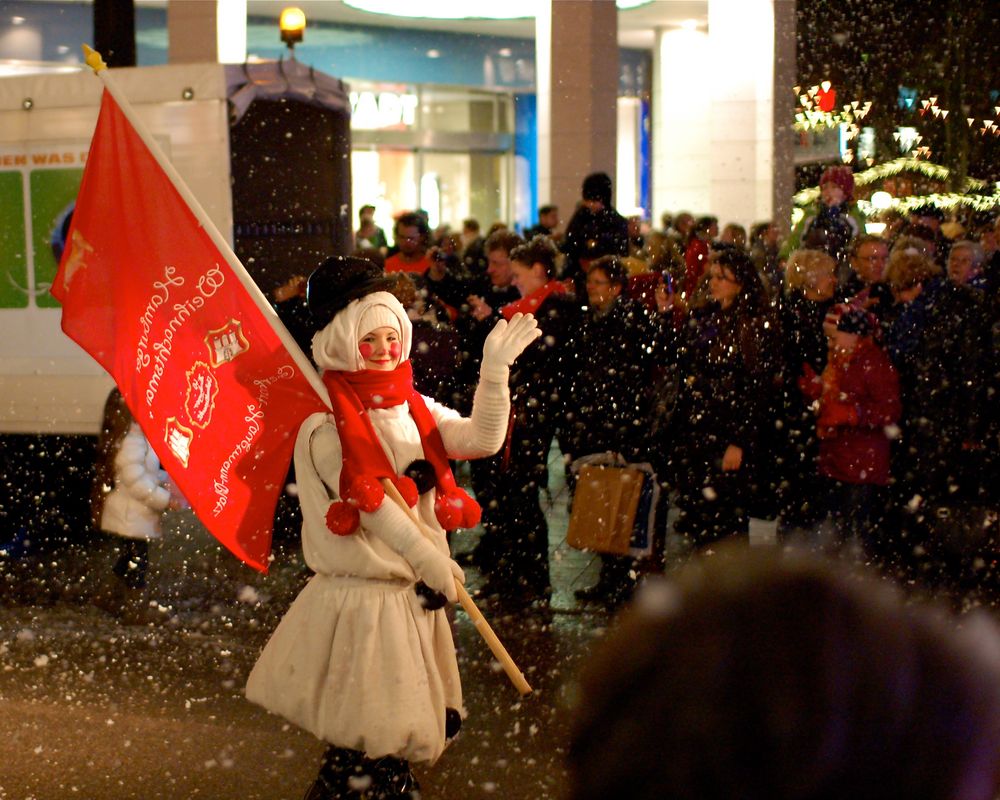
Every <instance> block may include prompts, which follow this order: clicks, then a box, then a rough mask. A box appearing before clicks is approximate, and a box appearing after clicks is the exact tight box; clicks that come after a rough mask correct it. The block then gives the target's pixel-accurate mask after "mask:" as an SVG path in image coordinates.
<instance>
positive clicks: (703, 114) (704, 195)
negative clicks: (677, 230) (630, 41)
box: [652, 28, 712, 221]
mask: <svg viewBox="0 0 1000 800" xmlns="http://www.w3.org/2000/svg"><path fill="white" fill-rule="evenodd" d="M708 75H709V62H708V34H707V33H706V32H705V31H703V30H696V29H686V28H674V29H660V30H658V31H657V32H656V46H655V49H654V50H653V112H652V119H653V220H654V221H658V220H659V219H660V216H661V215H662V214H663V212H664V211H670V212H673V213H677V212H678V211H690V212H691V213H693V214H695V215H698V214H705V213H708V211H709V208H710V202H711V201H710V195H709V175H710V167H711V162H710V156H711V147H712V143H711V98H710V96H709V86H708V80H709V78H708Z"/></svg>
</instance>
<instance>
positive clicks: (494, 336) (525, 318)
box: [483, 314, 542, 371]
mask: <svg viewBox="0 0 1000 800" xmlns="http://www.w3.org/2000/svg"><path fill="white" fill-rule="evenodd" d="M541 335H542V330H541V328H539V327H538V322H537V320H536V319H535V317H534V315H533V314H515V315H514V316H513V317H511V319H510V322H507V320H504V319H501V320H500V321H499V322H497V324H496V325H495V326H494V328H493V330H491V331H490V335H489V336H487V337H486V342H485V343H484V344H483V369H484V371H485V369H486V367H487V365H489V366H490V367H510V365H511V364H513V363H514V361H515V359H516V358H517V357H518V356H519V355H521V353H523V352H524V349H525V348H526V347H527V346H528V345H529V344H531V343H532V342H533V341H535V339H537V338H538V337H539V336H541Z"/></svg>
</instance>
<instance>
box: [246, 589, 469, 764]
mask: <svg viewBox="0 0 1000 800" xmlns="http://www.w3.org/2000/svg"><path fill="white" fill-rule="evenodd" d="M246 695H247V698H248V699H249V700H251V701H252V702H254V703H257V704H259V705H261V706H263V707H264V708H266V709H267V710H268V711H272V712H274V713H275V714H280V715H281V716H283V717H285V718H286V719H288V720H290V721H291V722H294V723H295V724H296V725H298V726H299V727H301V728H304V729H305V730H307V731H309V732H310V733H312V734H313V735H314V736H316V737H318V738H320V739H323V740H324V741H326V742H329V743H330V744H334V745H337V746H338V747H347V748H350V749H352V750H361V751H364V752H365V753H366V754H367V755H368V757H369V758H379V757H381V756H385V755H394V756H397V757H399V758H405V759H407V760H408V761H430V762H434V761H436V760H437V758H438V757H439V756H440V755H441V753H442V752H443V751H444V748H445V736H444V723H445V708H455V709H458V710H460V711H461V710H462V687H461V683H460V681H459V676H458V662H457V661H456V658H455V644H454V640H453V639H452V635H451V628H450V626H449V624H448V618H447V616H446V614H445V610H444V609H443V608H442V609H438V610H437V611H430V612H429V611H425V610H424V609H423V608H422V607H421V606H420V602H419V600H418V599H417V596H416V594H415V592H414V591H413V584H408V583H402V582H398V581H377V580H368V579H364V578H343V577H333V576H328V575H315V576H313V578H312V579H311V580H310V581H309V583H308V584H307V585H306V587H305V588H304V589H303V590H302V592H301V593H300V594H299V596H298V597H297V598H296V599H295V602H294V603H292V606H291V608H289V609H288V613H287V614H285V616H284V618H283V619H282V620H281V623H280V624H279V625H278V627H277V629H276V630H275V632H274V634H273V635H272V636H271V639H270V640H269V641H268V643H267V644H266V645H265V647H264V650H263V652H262V653H261V655H260V658H259V659H258V660H257V663H256V665H254V668H253V670H252V672H251V673H250V677H249V679H248V681H247V688H246Z"/></svg>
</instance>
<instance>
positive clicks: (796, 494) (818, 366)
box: [779, 250, 837, 532]
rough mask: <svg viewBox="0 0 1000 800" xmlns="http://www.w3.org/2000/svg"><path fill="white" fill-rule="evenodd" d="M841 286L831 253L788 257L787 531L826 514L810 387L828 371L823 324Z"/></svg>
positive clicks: (784, 330)
mask: <svg viewBox="0 0 1000 800" xmlns="http://www.w3.org/2000/svg"><path fill="white" fill-rule="evenodd" d="M836 283H837V263H836V262H835V261H834V260H833V258H831V257H830V256H829V255H828V254H827V253H826V252H824V251H822V250H795V251H794V252H793V253H792V254H791V255H790V256H789V257H788V263H787V265H786V269H785V289H786V291H785V293H784V294H783V295H782V299H781V304H780V317H781V340H782V348H783V360H782V391H783V402H784V415H783V418H784V428H783V431H784V440H783V442H782V444H783V447H782V448H781V453H782V456H781V461H782V464H781V474H782V483H781V491H780V495H781V503H780V515H781V521H780V523H779V528H780V529H781V530H783V531H786V532H789V531H791V530H794V529H797V528H800V529H801V528H810V527H811V526H812V525H814V524H816V523H817V522H819V520H820V519H821V518H822V516H823V514H824V512H825V505H826V504H825V502H824V501H823V492H822V488H821V486H820V483H819V477H818V473H817V469H816V459H817V457H818V455H819V440H818V439H817V438H816V417H815V414H813V410H812V402H813V400H814V399H815V397H812V396H811V395H812V389H811V388H810V387H812V386H815V385H816V382H817V381H818V378H819V376H820V375H821V374H822V373H823V370H824V369H825V368H826V359H827V352H828V350H829V345H828V342H827V338H826V334H825V333H824V332H823V320H824V319H825V317H826V315H827V312H828V311H829V310H830V307H831V306H832V305H833V292H834V289H835V287H836ZM803 388H805V391H804V390H803Z"/></svg>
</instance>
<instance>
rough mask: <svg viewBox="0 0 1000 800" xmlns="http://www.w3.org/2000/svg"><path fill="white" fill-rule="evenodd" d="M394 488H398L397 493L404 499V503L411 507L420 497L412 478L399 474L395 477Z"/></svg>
mask: <svg viewBox="0 0 1000 800" xmlns="http://www.w3.org/2000/svg"><path fill="white" fill-rule="evenodd" d="M396 488H397V489H399V493H400V494H401V495H402V496H403V499H404V500H405V501H406V505H408V506H409V507H410V508H413V507H414V506H415V505H416V504H417V500H419V499H420V492H419V491H417V484H416V482H415V481H414V480H413V478H407V477H406V476H405V475H401V476H400V477H398V478H396Z"/></svg>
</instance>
